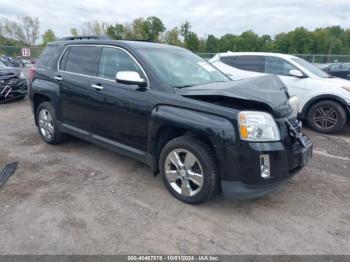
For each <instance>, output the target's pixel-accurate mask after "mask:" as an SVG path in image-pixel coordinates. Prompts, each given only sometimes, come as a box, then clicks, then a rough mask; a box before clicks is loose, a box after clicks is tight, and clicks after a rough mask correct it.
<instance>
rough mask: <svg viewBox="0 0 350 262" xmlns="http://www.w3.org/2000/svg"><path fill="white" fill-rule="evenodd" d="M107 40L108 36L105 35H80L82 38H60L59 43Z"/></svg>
mask: <svg viewBox="0 0 350 262" xmlns="http://www.w3.org/2000/svg"><path fill="white" fill-rule="evenodd" d="M98 39H100V40H107V39H110V38H109V37H108V36H105V35H82V36H67V37H62V38H60V39H59V40H61V41H69V40H98Z"/></svg>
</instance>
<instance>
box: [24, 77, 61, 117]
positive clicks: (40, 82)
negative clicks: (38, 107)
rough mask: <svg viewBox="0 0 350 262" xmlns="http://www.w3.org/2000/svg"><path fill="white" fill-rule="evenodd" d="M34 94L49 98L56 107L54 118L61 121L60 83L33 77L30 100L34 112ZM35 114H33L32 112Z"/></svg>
mask: <svg viewBox="0 0 350 262" xmlns="http://www.w3.org/2000/svg"><path fill="white" fill-rule="evenodd" d="M36 95H43V96H46V97H48V98H49V99H50V101H51V102H52V104H53V106H54V108H57V109H59V110H57V112H56V118H57V120H59V121H61V119H62V117H61V110H60V109H61V103H60V85H59V84H58V83H55V82H52V80H44V79H35V80H34V81H33V83H32V86H31V92H30V100H31V104H32V111H33V113H35V112H34V99H35V96H36ZM34 115H35V114H34Z"/></svg>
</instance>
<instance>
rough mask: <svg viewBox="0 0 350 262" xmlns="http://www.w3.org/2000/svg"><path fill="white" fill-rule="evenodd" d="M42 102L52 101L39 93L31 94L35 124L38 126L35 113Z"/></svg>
mask: <svg viewBox="0 0 350 262" xmlns="http://www.w3.org/2000/svg"><path fill="white" fill-rule="evenodd" d="M43 102H52V99H51V98H50V97H49V96H48V95H45V94H41V93H34V94H33V102H32V103H33V111H34V119H35V124H36V125H37V124H38V119H37V115H36V111H37V109H38V107H39V105H40V104H41V103H43Z"/></svg>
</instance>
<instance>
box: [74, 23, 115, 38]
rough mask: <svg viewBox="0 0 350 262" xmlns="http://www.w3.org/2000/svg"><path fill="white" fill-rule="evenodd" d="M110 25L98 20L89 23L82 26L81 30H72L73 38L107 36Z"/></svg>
mask: <svg viewBox="0 0 350 262" xmlns="http://www.w3.org/2000/svg"><path fill="white" fill-rule="evenodd" d="M108 26H109V25H108V24H107V23H105V22H99V21H97V20H94V21H87V22H84V23H83V24H81V25H80V28H79V29H78V28H76V27H74V28H71V29H70V33H71V35H72V36H79V35H81V36H88V35H106V33H107V28H108Z"/></svg>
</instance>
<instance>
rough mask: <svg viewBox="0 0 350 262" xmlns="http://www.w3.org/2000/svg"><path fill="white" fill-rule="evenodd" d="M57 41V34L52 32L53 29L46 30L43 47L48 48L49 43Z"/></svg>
mask: <svg viewBox="0 0 350 262" xmlns="http://www.w3.org/2000/svg"><path fill="white" fill-rule="evenodd" d="M55 40H56V36H55V33H54V32H53V31H52V30H51V29H48V30H46V32H45V33H44V34H43V43H42V46H46V45H47V43H49V42H53V41H55Z"/></svg>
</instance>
